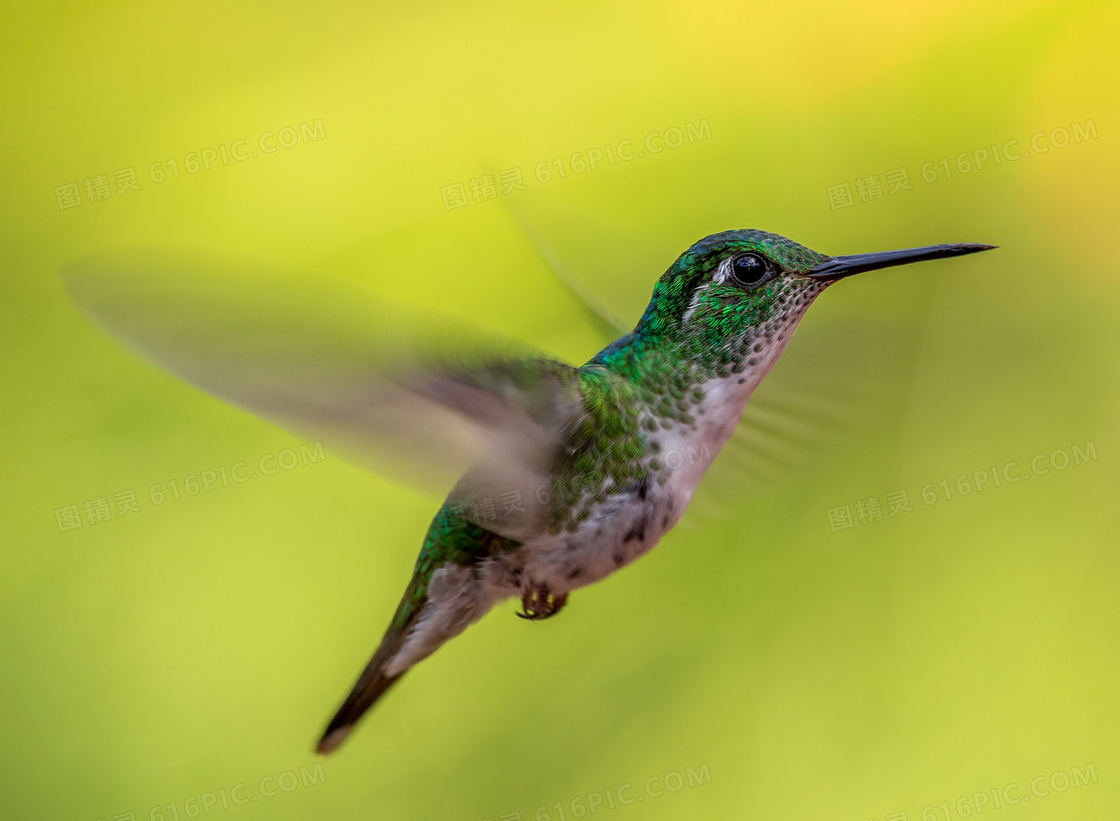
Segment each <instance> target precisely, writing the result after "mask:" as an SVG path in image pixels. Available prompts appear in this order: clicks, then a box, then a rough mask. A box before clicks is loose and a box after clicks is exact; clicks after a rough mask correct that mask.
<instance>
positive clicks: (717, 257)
mask: <svg viewBox="0 0 1120 821" xmlns="http://www.w3.org/2000/svg"><path fill="white" fill-rule="evenodd" d="M989 247H991V246H984V245H939V246H929V247H926V248H917V249H909V250H905V251H888V252H883V253H877V254H860V255H854V256H841V257H829V256H825V255H824V254H819V253H817V252H815V251H812V250H810V249H808V248H806V247H804V246H802V245H799V244H797V243H796V242H793V241H792V240H788V239H785V238H784V237H780V236H777V235H776V234H769V233H766V232H764V231H750V230H745V231H724V232H721V233H718V234H712V235H711V236H709V237H705V238H704V239H702V240H700V241H699V242H697V243H696V244H694V245H693V246H691V247H690V248H689V249H688V250H687V251H685V252H684V253H683V254H681V256H680V257H679V258H678V259H677V260H676V261H675V262H674V263H673V264H672V265H671V266H670V267H669V269H668V270H667V271H666V272H665V273H664V274H663V275H662V276H661V278H660V279H658V281H657V283H656V285H655V286H654V290H653V296H652V298H651V299H650V302H649V305H648V307H647V308H646V310H645V312H644V313H643V314H642V316H641V318H640V319H639V320H638V322H637V324H636V325H635V326H634V329H633V330H632V331H631V332H629V333H627V334H625V335H623V336H622V337H621V338H619V339H617V340H616V341H615V342H612V343H611V344H610V345H608V346H607V347H606V348H604V349H603V350H601V351H600V352H599V353H597V354H596V355H595V356H593V357H592V358H591V359H590V360H589V361H588V362H587V363H586V364H585V365H583V366H582V367H578V368H575V367H571V366H569V365H566V364H564V363H561V362H557V361H554V360H550V359H546V358H541V357H538V356H535V355H525V354H522V353H516V352H511V350H510V348H509V346H508V345H505V344H500V345H499V344H494V345H492V346H489V345H482V346H474V347H472V346H471V345H470V344H468V342H469V341H470V340H467V339H465V338H464V339H461V340H457V344H454V345H451V346H443V347H441V346H440V345H439V344H434V338H436V337H440V338H442V337H443V336H446V333H444V330H445V326H446V324H447V323H446V322H445V321H441V322H440V323H439V324H440V333H439V334H435V333H429V334H427V335H425V334H423V333H419V334H418V328H419V330H421V331H423V330H424V325H423V322H421V321H418V319H417V317H415V316H414V315H413V314H411V313H410V312H409V311H408V310H407V309H394V308H392V307H390V306H387V305H386V304H385V302H386V301H385V300H384V299H383V298H381V297H376V296H371V295H370V294H369V293H368V292H365V291H359V290H355V289H353V288H349V287H343V286H342V285H340V284H339V283H337V282H329V281H326V280H322V279H317V278H314V277H313V276H309V275H308V274H307V273H306V272H293V271H285V270H282V269H281V270H278V271H277V270H268V271H263V272H262V271H260V270H258V269H256V268H248V269H246V268H244V267H238V268H234V269H230V268H229V267H228V266H226V265H224V264H221V263H215V262H214V261H213V260H209V259H205V258H203V259H198V260H194V259H185V258H181V257H178V256H177V257H175V258H173V259H172V260H170V261H163V262H162V263H161V262H153V261H152V260H150V259H147V258H135V257H132V256H126V257H123V258H117V257H110V258H104V259H102V258H95V259H93V260H90V261H87V262H85V263H83V264H80V265H76V266H73V267H72V268H70V269H69V270H66V271H64V272H63V278H64V282H65V284H66V287H67V289H68V291H69V293H70V295H71V297H72V298H73V299H74V301H75V302H76V303H77V304H78V305H79V306H80V307H81V308H82V309H83V310H84V311H86V313H87V314H89V315H90V316H91V317H93V318H94V319H95V320H97V321H98V322H100V323H101V324H103V325H104V326H105V327H106V328H108V329H109V330H110V331H111V332H112V333H114V334H115V335H117V336H118V337H119V338H120V339H121V340H122V341H123V342H125V344H128V345H130V346H132V347H135V348H138V349H139V350H140V351H142V352H143V353H144V354H146V355H147V356H149V357H150V358H151V359H153V360H155V361H156V362H158V363H159V364H161V365H163V366H164V367H166V368H168V369H169V370H171V371H173V372H175V373H177V374H179V375H181V376H183V377H184V378H186V379H188V380H190V381H191V382H194V383H195V384H197V385H199V386H201V387H203V388H205V389H206V390H208V391H210V392H212V393H214V394H215V395H217V396H219V397H222V398H224V399H226V400H228V401H230V402H232V403H234V404H236V405H238V406H240V407H243V408H247V409H249V410H252V411H254V412H256V413H259V414H261V415H262V416H264V417H266V418H269V419H272V420H274V421H276V422H278V423H279V424H281V425H284V426H287V427H290V428H292V429H293V430H295V431H297V432H299V433H300V434H301V435H305V436H306V435H314V436H317V437H318V436H321V437H322V439H323V440H324V441H325V442H327V444H328V446H329V447H332V448H334V447H337V448H338V449H340V450H343V451H345V452H349V453H352V454H353V455H354V456H355V458H358V459H359V460H361V461H366V459H367V457H368V458H372V459H373V462H374V464H375V465H376V466H380V465H382V464H390V463H392V464H396V461H394V460H400V459H402V458H403V459H406V460H409V461H414V462H419V463H423V464H424V466H425V467H426V468H427V469H434V468H436V467H439V466H443V465H445V464H447V465H454V466H456V467H457V468H461V469H465V472H462V474H461V476H460V478H459V480H458V481H457V482H456V483H455V485H454V487H453V488H452V490H451V492H450V493H449V494H448V496H447V498H446V500H445V502H444V504H443V505H442V507H441V508H440V510H439V511H438V512H437V514H436V515H435V517H434V518H433V519H432V522H431V524H430V525H429V527H428V531H427V534H426V535H425V537H424V541H423V544H422V546H421V549H420V555H419V557H418V558H417V560H416V564H415V566H414V568H413V573H412V577H411V579H410V581H409V583H408V585H407V587H406V589H405V592H404V596H403V597H402V599H401V601H400V604H399V605H398V607H397V610H396V612H395V613H394V615H393V617H392V619H391V621H390V624H389V627H388V630H387V631H386V632H385V634H384V636H383V638H382V640H381V644H380V645H379V646H378V648H377V650H376V652H375V653H374V655H373V658H372V659H370V661H369V663H368V664H367V665H366V668H365V670H364V671H363V672H362V674H361V675H360V677H359V678H358V680H357V682H356V683H355V685H354V687H353V688H352V690H351V692H350V694H349V695H348V696H347V698H346V699H345V701H344V702H343V704H342V706H341V707H340V708H339V710H338V711H337V713H336V714H335V716H334V718H333V719H331V721H330V723H329V724H328V726H327V728H326V731H325V732H324V733H323V736H322V738H321V740H320V742H319V745H318V749H319V751H320V752H323V753H326V752H329V751H331V750H333V749H335V748H336V747H337V746H338V745H339V744H340V743H341V742H342V740H343V739H344V738H346V736H347V735H348V734H349V733H350V731H351V729H352V728H353V727H354V725H355V724H356V723H357V721H358V720H359V719H360V718H361V716H362V715H363V714H364V713H365V712H366V711H367V710H368V709H369V708H370V707H371V706H372V705H373V704H374V703H375V702H376V701H377V700H378V699H379V698H380V697H381V696H382V695H384V693H385V692H386V691H387V690H388V689H389V688H390V687H391V686H392V685H393V684H395V683H396V682H397V681H399V680H400V677H401V676H402V675H403V674H404V673H405V672H406V671H407V670H408V669H410V668H411V667H412V666H413V665H415V664H416V663H417V662H419V661H420V660H422V659H424V658H425V657H426V656H428V655H429V654H431V653H432V652H434V651H435V650H436V649H437V648H438V647H440V645H442V644H443V643H444V642H446V641H447V640H448V639H450V638H452V637H454V636H456V635H458V634H459V633H460V632H462V631H463V630H464V629H465V628H466V627H467V626H468V625H470V624H471V623H472V622H474V621H477V620H478V619H479V618H481V617H482V616H483V615H484V614H485V613H486V612H487V611H488V610H489V609H490V608H491V607H492V606H493V605H494V604H495V603H497V602H499V601H501V600H502V599H506V598H511V597H513V598H518V599H520V602H521V610H520V611H519V615H521V616H523V617H524V618H528V619H542V618H549V617H551V616H553V615H555V614H556V613H558V612H559V611H560V610H561V609H562V608H563V607H564V606H565V603H566V602H567V601H568V597H569V594H570V593H571V592H572V591H573V590H577V589H579V588H580V587H584V586H586V585H589V584H593V583H594V582H597V581H599V580H601V579H603V578H604V577H606V576H608V575H609V574H611V573H613V572H614V571H616V570H618V569H619V568H621V567H624V566H625V565H626V564H628V563H629V562H632V561H634V559H636V558H638V557H639V556H641V555H642V554H644V553H645V552H647V551H648V550H650V549H651V548H652V547H653V546H654V545H656V544H657V543H658V541H659V540H660V539H661V537H662V536H664V535H665V533H667V532H668V531H669V530H670V529H672V527H673V526H674V525H675V524H676V523H677V521H678V520H679V519H680V517H681V515H682V514H683V513H684V511H685V508H686V507H687V506H688V504H689V502H690V500H691V499H692V496H693V493H694V492H695V490H696V487H697V485H698V484H699V482H700V479H701V478H702V477H703V475H704V472H705V470H706V469H707V468H708V465H709V464H710V463H711V461H712V459H713V458H714V457H715V456H716V455H717V454H718V453H719V451H720V448H721V447H722V446H723V444H724V443H725V442H726V441H727V439H728V437H729V436H730V435H731V433H732V431H733V430H734V429H735V426H736V424H737V423H738V421H739V417H740V416H741V415H742V413H743V410H744V408H745V406H746V404H747V400H748V399H749V398H750V396H751V393H752V391H754V389H755V387H756V386H757V385H758V384H759V382H761V380H762V379H763V377H765V375H766V374H767V372H768V371H769V370H770V368H771V367H772V366H773V365H774V363H775V362H776V361H777V359H778V357H779V356H780V355H781V353H782V351H783V350H784V349H785V346H786V343H787V342H788V341H789V339H790V336H791V335H792V334H793V332H794V330H795V328H796V327H797V323H798V322H799V321H800V319H801V317H802V315H803V314H804V313H805V311H806V309H807V308H808V307H809V305H810V304H811V303H812V302H813V300H814V299H816V298H817V297H818V296H819V295H820V294H821V292H822V291H824V289H825V288H826V287H828V285H830V284H831V283H833V282H835V281H836V280H838V279H841V278H843V277H845V276H848V275H850V274H853V273H857V272H859V271H866V270H873V269H876V268H883V267H887V266H891V265H900V264H904V263H908V262H915V261H919V260H927V259H939V258H942V257H950V256H957V255H961V254H969V253H973V252H974V251H979V250H984V249H985V248H989ZM153 274H154V275H153ZM367 310H368V315H367ZM358 329H360V330H358ZM378 333H379V334H380V338H379V339H376V338H373V339H371V338H367V334H373V335H375V334H378ZM416 337H419V343H416ZM429 337H432V338H429ZM414 343H416V344H414ZM421 343H422V344H421ZM456 473H459V471H458V470H457V471H456ZM444 487H446V485H444Z"/></svg>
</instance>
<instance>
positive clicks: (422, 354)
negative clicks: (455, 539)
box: [61, 252, 578, 538]
mask: <svg viewBox="0 0 1120 821" xmlns="http://www.w3.org/2000/svg"><path fill="white" fill-rule="evenodd" d="M61 275H62V278H63V282H64V284H65V286H66V289H67V291H68V293H69V294H70V297H71V299H72V300H73V301H74V302H75V303H76V304H77V305H78V306H79V307H80V308H81V310H82V311H83V312H85V313H86V314H87V315H88V316H89V317H90V318H91V319H93V320H94V321H95V322H97V323H98V324H100V325H102V326H103V327H105V328H106V329H107V330H108V331H109V332H110V333H112V334H113V335H114V336H115V337H117V338H118V339H119V340H120V341H121V342H123V343H124V344H125V345H127V346H129V347H130V348H133V349H134V350H137V351H139V352H140V353H142V354H144V355H145V356H146V357H148V358H149V359H151V360H153V361H154V362H156V363H157V364H159V365H160V366H161V367H164V368H166V369H167V370H169V371H171V372H172V373H174V374H176V375H178V376H180V377H182V378H183V379H186V380H187V381H189V382H191V383H193V384H195V385H197V386H199V387H200V388H202V389H204V390H206V391H208V392H209V393H212V394H214V395H215V396H218V397H220V398H222V399H224V400H226V401H228V402H231V403H232V404H234V405H237V406H239V407H242V408H244V409H246V410H249V411H251V412H253V413H255V414H258V415H260V416H262V417H264V418H265V419H268V420H270V421H272V422H274V423H276V424H279V425H281V426H283V427H285V428H288V429H290V430H291V431H293V432H295V433H297V434H299V435H301V436H311V437H315V438H316V439H320V440H322V442H323V444H324V446H326V447H328V448H331V449H334V450H336V451H338V452H340V453H342V454H343V455H344V456H346V457H348V458H351V459H354V460H356V461H358V462H359V463H361V464H363V465H365V466H369V467H373V468H374V469H377V470H382V471H384V470H386V469H387V468H388V469H390V470H392V471H393V472H394V473H395V474H396V475H398V476H401V477H402V478H405V479H407V480H409V481H411V482H412V483H414V484H418V485H419V486H421V487H423V488H425V489H435V488H442V489H443V490H444V491H445V490H446V489H447V487H448V486H449V485H450V484H451V482H453V481H454V479H455V478H456V477H458V476H459V475H460V474H462V473H463V471H464V470H466V469H467V468H472V470H471V476H472V480H473V481H472V484H471V488H470V492H471V494H472V499H478V500H480V501H481V500H483V499H486V498H490V499H492V500H494V501H492V502H491V504H492V505H494V506H495V507H497V505H496V502H497V500H498V499H499V498H501V495H502V494H505V493H512V492H518V493H519V495H520V497H521V499H520V502H521V504H520V505H518V506H517V507H521V508H523V510H515V512H514V513H513V514H512V515H507V516H504V517H503V516H497V517H495V518H493V519H492V518H490V505H482V506H480V507H478V508H477V510H478V511H480V513H479V514H478V515H480V516H482V517H483V518H484V519H485V521H480V522H479V524H483V525H484V526H486V527H488V528H490V529H492V530H494V531H495V532H498V533H500V534H501V535H505V536H509V537H510V538H519V537H523V536H524V535H526V533H527V532H530V531H531V530H532V529H533V528H534V527H535V523H536V522H538V521H539V520H540V517H541V516H542V515H543V513H544V512H543V511H542V510H541V509H540V507H541V504H540V503H538V502H537V501H536V498H535V494H533V493H532V492H531V489H532V488H534V487H536V486H538V485H539V484H540V483H541V482H543V481H544V478H545V476H546V475H547V472H548V469H549V467H550V466H551V464H552V460H553V459H554V458H555V453H556V451H557V448H558V446H559V437H560V436H561V434H562V431H563V429H564V427H565V425H566V424H567V423H568V422H569V420H570V418H571V417H572V415H573V414H574V413H575V412H576V407H577V404H578V397H577V396H576V394H575V392H574V370H573V369H572V368H570V367H568V366H566V365H563V364H561V363H558V362H554V361H550V360H547V359H543V358H540V357H538V356H536V355H535V354H534V352H532V351H529V350H527V349H526V348H524V347H523V346H520V345H517V344H514V343H512V342H510V341H508V340H503V339H500V338H497V337H495V336H493V335H488V334H485V333H483V332H481V331H480V330H478V329H476V328H473V327H469V326H467V325H466V324H465V323H462V322H456V321H452V320H451V319H449V318H446V317H436V316H433V315H432V314H431V313H430V312H420V311H418V310H417V309H415V308H410V307H409V306H405V305H401V304H399V303H394V302H391V301H390V300H388V299H386V298H384V297H381V296H379V295H377V294H375V293H374V292H371V291H370V290H368V289H366V288H363V287H361V286H358V285H355V284H352V283H348V282H346V281H343V280H336V279H332V278H329V277H324V276H320V275H315V274H312V273H310V272H306V271H301V270H298V269H293V268H284V267H282V266H263V265H260V264H254V263H232V262H230V261H228V260H216V259H213V258H208V257H204V256H200V255H194V254H174V255H172V254H169V253H166V252H160V253H148V252H139V253H137V252H134V253H118V254H112V255H104V256H100V257H96V258H92V259H87V260H84V261H81V262H78V263H73V264H71V265H68V266H66V267H65V268H64V269H63V270H62V271H61ZM465 513H466V515H467V516H468V518H469V517H470V516H471V515H472V514H471V510H467V511H465Z"/></svg>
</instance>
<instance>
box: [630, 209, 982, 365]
mask: <svg viewBox="0 0 1120 821" xmlns="http://www.w3.org/2000/svg"><path fill="white" fill-rule="evenodd" d="M992 247H994V246H990V245H934V246H927V247H925V248H913V249H907V250H905V251H885V252H881V253H874V254H856V255H853V256H841V257H830V256H827V255H825V254H820V253H818V252H816V251H813V250H811V249H809V248H806V247H805V246H804V245H799V244H798V243H796V242H794V241H793V240H789V239H786V238H785V237H782V236H779V235H777V234H770V233H767V232H766V231H755V230H739V231H722V232H720V233H718V234H712V235H711V236H708V237H705V238H704V239H702V240H700V241H699V242H697V243H696V244H694V245H693V246H692V247H690V248H689V249H688V250H687V251H685V252H684V253H683V254H681V255H680V257H678V258H677V261H676V262H674V263H673V265H672V266H671V267H670V268H669V270H668V271H666V272H665V273H664V275H662V277H661V278H660V279H659V280H658V281H657V285H656V286H655V287H654V291H653V298H652V299H651V300H650V303H649V306H648V307H647V308H646V311H645V313H644V314H643V315H642V318H641V320H640V321H639V322H638V326H637V327H636V328H635V329H634V336H635V338H637V339H638V340H641V341H647V342H651V343H652V342H655V341H657V340H661V341H666V342H677V343H679V344H681V345H683V351H682V354H683V356H684V357H685V358H686V359H687V360H688V361H690V362H693V363H696V364H697V365H700V366H701V367H703V368H704V369H705V370H707V371H710V372H711V373H712V374H713V375H718V376H721V377H726V376H730V375H732V374H733V373H736V374H743V378H741V379H740V381H741V382H743V381H746V380H747V377H748V376H753V377H755V378H754V379H752V380H751V381H757V380H758V379H761V378H762V376H763V375H765V373H766V371H768V370H769V368H770V366H771V365H773V363H774V361H775V360H776V359H777V357H778V356H779V355H780V354H781V352H782V350H783V349H784V348H785V344H786V342H788V340H789V337H790V335H791V334H792V333H793V331H794V329H795V328H796V327H797V323H798V322H799V321H800V319H801V317H802V315H803V314H804V313H805V310H806V309H807V308H808V307H809V305H810V304H812V302H813V300H814V299H816V298H817V296H818V295H820V293H821V292H822V291H823V290H824V289H825V288H827V287H828V286H829V285H830V284H832V283H833V282H835V281H837V280H838V279H843V278H844V277H847V276H850V275H852V274H855V273H859V272H861V271H870V270H874V269H876V268H885V267H888V266H891V265H903V264H905V263H908V262H917V261H920V260H925V259H938V258H941V257H947V256H957V255H960V254H969V253H973V252H975V251H982V250H985V249H987V248H992ZM744 371H746V372H747V373H745V374H744Z"/></svg>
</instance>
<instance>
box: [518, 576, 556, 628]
mask: <svg viewBox="0 0 1120 821" xmlns="http://www.w3.org/2000/svg"><path fill="white" fill-rule="evenodd" d="M567 601H568V594H567V593H564V594H563V595H561V596H553V595H552V594H551V593H549V592H548V588H547V587H545V586H544V585H539V586H538V585H533V586H531V587H529V588H528V589H527V590H526V591H525V592H524V593H523V594H522V595H521V611H520V612H519V613H517V615H518V616H519V617H520V618H523V619H528V620H529V621H541V620H543V619H547V618H551V617H552V616H555V615H556V614H557V613H559V612H560V611H561V610H562V609H563V608H564V604H565V603H566V602H567Z"/></svg>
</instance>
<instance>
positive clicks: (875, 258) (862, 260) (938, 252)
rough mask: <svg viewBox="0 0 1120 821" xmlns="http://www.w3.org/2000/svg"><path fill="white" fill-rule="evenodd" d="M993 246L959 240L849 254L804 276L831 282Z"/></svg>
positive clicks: (825, 262)
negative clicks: (918, 246)
mask: <svg viewBox="0 0 1120 821" xmlns="http://www.w3.org/2000/svg"><path fill="white" fill-rule="evenodd" d="M996 247H998V246H995V245H982V244H980V243H976V242H961V243H957V244H956V245H927V246H925V247H924V248H904V249H902V250H901V251H879V252H878V253H875V254H851V255H849V256H846V257H832V259H826V260H825V261H824V262H822V263H820V264H819V265H817V266H816V267H814V268H813V269H811V270H810V271H809V272H808V273H807V274H806V276H809V277H812V278H813V279H821V280H825V281H827V282H832V281H834V280H837V279H843V278H844V277H850V276H851V275H852V274H861V273H863V272H864V271H874V270H875V269H877V268H890V267H891V266H894V265H907V264H909V263H911V262H924V261H925V260H927V259H944V258H945V257H959V256H963V255H964V254H975V253H976V252H977V251H989V250H991V249H992V248H996Z"/></svg>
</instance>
